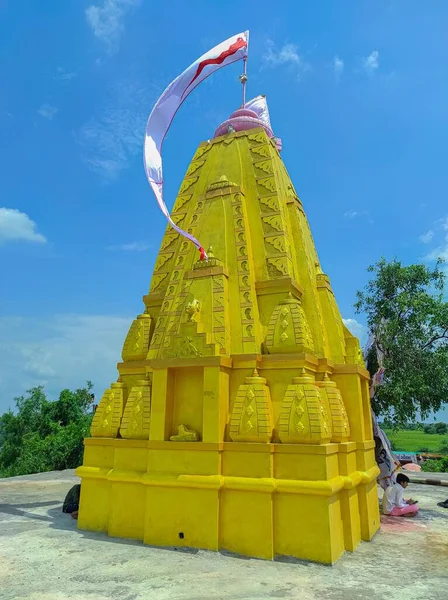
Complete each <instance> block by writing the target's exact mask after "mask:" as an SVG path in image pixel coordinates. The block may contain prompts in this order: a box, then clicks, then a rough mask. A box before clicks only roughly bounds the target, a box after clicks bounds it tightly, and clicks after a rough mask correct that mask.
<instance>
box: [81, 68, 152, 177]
mask: <svg viewBox="0 0 448 600" xmlns="http://www.w3.org/2000/svg"><path fill="white" fill-rule="evenodd" d="M110 96H111V99H110V102H109V104H108V105H107V106H105V107H104V109H103V112H102V115H101V116H98V117H92V118H91V119H90V120H89V121H88V122H87V123H85V124H84V125H83V126H82V127H81V129H80V131H79V132H78V134H77V140H78V143H79V144H80V145H81V147H82V155H83V160H84V162H85V164H86V165H87V167H88V168H89V169H90V170H91V171H93V172H94V173H97V174H98V175H100V176H101V177H102V178H103V179H104V180H105V181H112V180H114V179H116V178H117V177H118V175H119V174H120V173H121V171H123V170H124V169H126V168H127V166H128V164H129V161H130V160H131V159H132V158H133V157H134V156H137V155H139V154H141V152H142V144H143V132H144V130H145V123H146V120H147V118H148V114H149V112H150V108H151V105H152V101H153V97H154V96H153V94H152V93H150V92H149V91H148V90H147V89H145V88H144V87H142V86H141V85H140V84H138V83H137V82H136V81H134V80H124V81H120V82H119V83H118V85H116V86H115V87H114V88H113V89H112V90H111V93H110Z"/></svg>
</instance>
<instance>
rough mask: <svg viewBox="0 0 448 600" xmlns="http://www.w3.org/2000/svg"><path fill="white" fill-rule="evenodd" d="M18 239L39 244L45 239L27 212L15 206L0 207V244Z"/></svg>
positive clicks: (43, 242)
mask: <svg viewBox="0 0 448 600" xmlns="http://www.w3.org/2000/svg"><path fill="white" fill-rule="evenodd" d="M19 240H22V241H24V242H37V243H39V244H45V242H46V241H47V240H46V238H45V236H43V235H42V234H41V233H38V232H37V225H36V223H35V222H34V221H32V220H31V219H30V218H29V216H28V215H27V214H25V213H23V212H20V210H17V209H16V208H0V244H2V243H6V242H13V241H19Z"/></svg>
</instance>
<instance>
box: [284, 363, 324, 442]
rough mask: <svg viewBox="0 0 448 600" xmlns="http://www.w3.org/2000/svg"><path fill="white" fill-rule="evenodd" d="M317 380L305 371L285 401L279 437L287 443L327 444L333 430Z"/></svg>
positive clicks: (293, 383) (303, 370)
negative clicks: (331, 429)
mask: <svg viewBox="0 0 448 600" xmlns="http://www.w3.org/2000/svg"><path fill="white" fill-rule="evenodd" d="M326 419H327V412H326V409H325V405H324V403H323V401H322V398H321V396H320V393H319V388H318V387H317V386H316V384H315V383H314V379H313V378H312V377H311V376H310V375H308V374H307V373H306V371H305V369H302V372H301V374H300V377H295V378H294V379H293V380H292V384H291V385H289V386H288V389H287V390H286V394H285V396H284V398H283V402H282V407H281V410H280V418H279V422H278V434H279V438H280V441H281V442H282V443H284V444H326V443H328V442H329V441H330V436H331V431H330V426H329V423H328V422H327V420H326Z"/></svg>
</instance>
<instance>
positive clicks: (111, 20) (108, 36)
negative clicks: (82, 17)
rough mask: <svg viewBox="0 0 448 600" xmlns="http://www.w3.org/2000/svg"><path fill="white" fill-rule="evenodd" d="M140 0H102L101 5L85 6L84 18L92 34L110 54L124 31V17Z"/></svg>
mask: <svg viewBox="0 0 448 600" xmlns="http://www.w3.org/2000/svg"><path fill="white" fill-rule="evenodd" d="M140 2H141V0H103V3H102V5H100V6H97V5H95V4H92V5H91V6H89V7H87V8H86V19H87V22H88V24H89V25H90V27H91V28H92V31H93V33H94V35H95V36H96V37H97V38H98V39H99V40H101V41H102V42H103V43H104V44H105V46H106V49H107V51H108V52H109V53H110V54H113V53H114V52H116V51H117V50H118V48H119V45H120V40H121V36H122V35H123V32H124V23H123V20H124V17H125V16H126V14H127V13H128V12H129V11H130V10H131V9H132V8H136V7H137V6H139V4H140Z"/></svg>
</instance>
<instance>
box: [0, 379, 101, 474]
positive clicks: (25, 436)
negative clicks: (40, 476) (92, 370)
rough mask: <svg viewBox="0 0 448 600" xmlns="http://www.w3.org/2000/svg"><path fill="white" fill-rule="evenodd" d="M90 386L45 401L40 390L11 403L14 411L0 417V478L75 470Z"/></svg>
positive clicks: (86, 419) (84, 431)
mask: <svg viewBox="0 0 448 600" xmlns="http://www.w3.org/2000/svg"><path fill="white" fill-rule="evenodd" d="M92 387H93V386H92V384H91V383H90V382H87V385H86V387H85V388H82V389H79V390H76V391H70V390H63V391H62V392H61V393H60V395H59V398H58V400H55V401H50V400H48V399H47V397H46V395H45V393H44V389H43V387H36V388H33V389H31V390H29V391H28V392H27V394H26V396H21V397H20V398H16V399H15V404H16V411H15V412H12V411H9V412H6V413H5V414H3V415H2V416H1V417H0V477H11V476H14V475H28V474H30V473H41V472H44V471H59V470H63V469H72V468H76V467H77V466H79V465H80V464H81V463H82V454H83V439H84V437H85V436H86V435H88V432H89V428H90V423H91V420H92V414H91V410H90V407H91V405H92V395H91V392H90V390H91V389H92Z"/></svg>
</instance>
